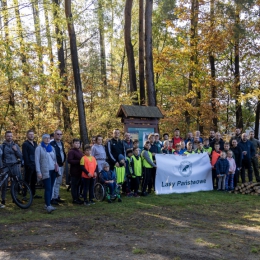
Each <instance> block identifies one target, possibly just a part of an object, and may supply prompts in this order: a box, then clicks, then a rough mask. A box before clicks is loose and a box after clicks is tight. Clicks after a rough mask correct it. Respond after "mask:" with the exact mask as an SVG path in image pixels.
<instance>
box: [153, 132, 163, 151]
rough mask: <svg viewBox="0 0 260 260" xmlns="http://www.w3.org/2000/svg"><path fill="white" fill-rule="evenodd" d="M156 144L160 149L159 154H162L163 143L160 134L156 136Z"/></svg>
mask: <svg viewBox="0 0 260 260" xmlns="http://www.w3.org/2000/svg"><path fill="white" fill-rule="evenodd" d="M154 144H155V145H156V146H157V147H158V153H162V147H163V145H162V142H161V141H160V136H159V134H158V133H155V134H154Z"/></svg>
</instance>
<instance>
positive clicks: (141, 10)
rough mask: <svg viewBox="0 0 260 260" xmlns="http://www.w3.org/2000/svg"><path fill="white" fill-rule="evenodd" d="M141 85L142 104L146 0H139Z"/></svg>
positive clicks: (143, 100) (142, 101)
mask: <svg viewBox="0 0 260 260" xmlns="http://www.w3.org/2000/svg"><path fill="white" fill-rule="evenodd" d="M139 86H140V105H145V87H144V0H139Z"/></svg>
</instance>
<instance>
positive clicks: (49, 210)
mask: <svg viewBox="0 0 260 260" xmlns="http://www.w3.org/2000/svg"><path fill="white" fill-rule="evenodd" d="M46 210H47V212H48V213H51V212H52V211H54V210H55V208H54V207H52V206H48V207H47V208H46Z"/></svg>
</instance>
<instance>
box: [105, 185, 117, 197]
mask: <svg viewBox="0 0 260 260" xmlns="http://www.w3.org/2000/svg"><path fill="white" fill-rule="evenodd" d="M106 186H107V187H108V188H109V194H110V195H114V193H115V189H116V183H115V182H113V183H106Z"/></svg>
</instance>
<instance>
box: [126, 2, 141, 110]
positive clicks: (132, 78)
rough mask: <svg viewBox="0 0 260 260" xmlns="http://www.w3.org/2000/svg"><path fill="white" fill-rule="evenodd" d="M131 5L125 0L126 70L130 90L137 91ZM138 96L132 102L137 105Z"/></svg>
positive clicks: (131, 3)
mask: <svg viewBox="0 0 260 260" xmlns="http://www.w3.org/2000/svg"><path fill="white" fill-rule="evenodd" d="M132 6H133V0H126V3H125V48H126V55H127V61H128V72H129V83H130V92H131V93H133V92H136V91H137V85H136V73H135V59H134V49H133V45H132V42H131V23H132ZM137 100H138V98H137V97H136V95H135V97H134V100H133V104H135V105H138V102H137Z"/></svg>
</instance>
